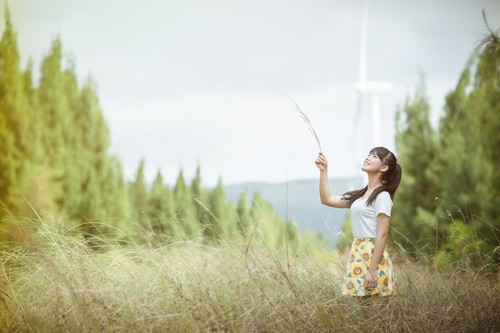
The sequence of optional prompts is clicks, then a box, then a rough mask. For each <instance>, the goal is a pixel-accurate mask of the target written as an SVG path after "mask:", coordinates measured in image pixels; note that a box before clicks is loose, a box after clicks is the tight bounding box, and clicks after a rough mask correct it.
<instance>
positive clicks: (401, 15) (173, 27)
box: [0, 0, 500, 186]
mask: <svg viewBox="0 0 500 333" xmlns="http://www.w3.org/2000/svg"><path fill="white" fill-rule="evenodd" d="M0 1H1V3H2V8H0V10H1V11H2V15H1V18H0V20H1V21H0V27H1V29H3V28H4V24H5V22H4V8H5V3H8V5H9V7H10V11H11V17H12V21H13V24H14V28H15V30H16V32H17V37H18V46H19V50H20V53H21V60H22V67H23V68H25V67H26V64H27V62H28V59H29V58H31V59H32V61H33V63H34V75H35V77H34V79H35V82H37V80H38V79H39V67H40V63H41V61H42V59H43V57H44V56H45V55H46V54H47V53H48V51H49V50H50V46H51V44H52V41H53V40H54V39H55V38H60V40H61V42H62V45H63V53H64V55H65V62H64V64H63V66H68V64H71V63H74V65H75V70H76V73H77V75H78V77H79V80H80V82H81V83H82V82H84V81H85V80H86V79H88V78H89V77H90V78H92V80H93V81H94V82H95V83H96V87H97V94H98V96H99V99H100V103H101V107H102V110H103V113H104V115H105V117H106V119H107V122H108V125H109V128H110V131H111V140H112V143H111V153H113V154H115V155H117V156H118V157H119V159H120V160H121V161H122V164H123V170H124V174H125V176H126V178H127V179H133V178H134V177H135V173H136V170H137V167H138V165H139V162H140V161H141V159H144V160H145V163H146V177H147V179H148V180H150V181H151V180H152V179H153V178H154V176H155V174H156V172H157V171H158V170H159V171H161V173H162V175H163V177H164V179H165V181H166V183H169V184H173V183H175V179H176V177H177V175H178V173H179V171H180V170H183V173H184V176H185V177H186V178H187V179H191V178H192V177H193V176H194V173H195V169H196V167H197V166H200V167H201V175H202V180H203V183H204V184H205V185H206V186H213V185H215V184H216V183H217V181H218V180H219V179H222V181H223V183H224V184H226V185H229V184H235V183H241V182H282V181H286V180H296V179H312V178H316V177H318V171H317V168H316V166H315V165H314V160H315V158H316V157H317V154H318V152H319V148H318V146H317V144H316V141H315V139H314V138H313V136H312V134H311V133H310V132H309V130H308V128H307V126H306V125H305V123H304V122H303V121H302V120H301V118H300V117H299V116H298V113H297V112H296V110H295V108H294V104H293V103H292V101H291V100H290V99H289V98H288V96H290V97H292V98H293V100H294V101H295V102H296V103H297V104H298V105H299V106H300V108H301V109H302V110H303V111H304V112H305V113H306V114H307V116H308V117H309V119H310V120H311V122H312V124H313V127H314V129H315V130H316V133H317V135H318V137H319V139H320V141H321V146H322V149H323V152H324V153H325V154H326V155H327V157H328V159H329V172H330V177H332V178H336V177H351V176H360V175H361V173H362V172H361V171H360V170H359V165H360V162H361V160H362V158H363V156H364V154H365V153H367V152H368V151H369V149H370V148H371V147H372V145H373V142H372V134H371V125H370V124H371V111H370V105H369V104H368V103H365V104H363V109H362V113H361V118H360V120H359V123H358V124H357V125H356V126H355V125H354V119H355V111H356V107H357V103H358V93H357V92H356V90H355V84H356V82H357V81H358V77H359V70H358V69H359V58H360V57H359V52H360V34H361V21H362V12H363V6H364V2H363V1H362V0H350V1H346V0H344V1H340V0H308V1H306V0H300V1H299V0H288V1H279V0H266V1H262V0H252V1H250V0H241V1H237V0H213V1H203V0H156V1H155V0H143V1H128V0H71V1H69V0H44V1H40V0H10V1H7V0H0ZM482 9H485V10H486V13H487V15H488V18H489V22H490V25H491V26H492V27H493V28H494V29H498V28H500V1H493V0H488V1H487V0H440V1H435V0H421V1H408V0H371V1H370V5H369V14H368V35H367V77H368V80H376V81H386V82H391V83H392V84H393V89H392V90H391V91H390V92H389V93H387V94H385V95H381V96H380V108H381V130H382V142H381V143H382V145H384V146H386V147H388V148H389V149H391V150H395V142H394V134H395V124H394V117H395V113H396V110H397V109H398V108H401V107H402V106H404V103H405V100H406V98H407V97H408V96H412V94H413V93H414V91H415V87H416V86H417V85H418V84H419V82H420V80H421V74H423V75H424V82H425V86H426V93H427V96H428V98H429V101H430V103H431V120H432V122H433V124H434V125H437V124H438V121H439V117H440V116H441V114H442V109H443V105H444V101H445V96H446V94H447V93H448V92H449V91H450V90H452V89H453V88H454V86H455V84H456V83H457V80H458V78H459V76H460V73H461V71H462V70H463V69H464V67H465V65H466V62H467V59H468V58H469V57H470V55H471V53H472V51H473V49H474V47H475V46H476V45H477V43H478V41H479V40H480V39H481V38H482V37H484V36H485V33H486V28H485V24H484V22H483V19H482V14H481V10H482ZM287 95H288V96H287ZM396 153H397V151H396ZM403 167H404V166H403Z"/></svg>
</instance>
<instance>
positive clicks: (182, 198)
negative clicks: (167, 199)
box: [173, 170, 201, 238]
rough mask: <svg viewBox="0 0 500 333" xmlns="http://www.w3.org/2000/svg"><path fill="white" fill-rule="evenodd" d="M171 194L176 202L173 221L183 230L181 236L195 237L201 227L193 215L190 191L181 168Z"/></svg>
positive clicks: (197, 235)
mask: <svg viewBox="0 0 500 333" xmlns="http://www.w3.org/2000/svg"><path fill="white" fill-rule="evenodd" d="M173 194H174V201H175V204H176V208H175V211H176V215H175V220H176V221H175V222H176V223H178V224H179V225H180V226H181V227H182V230H183V232H184V235H182V237H188V238H196V237H199V236H201V228H200V225H199V223H198V221H197V219H196V216H195V214H196V213H195V209H194V206H193V198H192V196H191V191H190V190H189V188H188V187H187V185H186V181H185V180H184V174H183V172H182V170H181V171H179V175H178V176H177V180H176V183H175V186H174V190H173Z"/></svg>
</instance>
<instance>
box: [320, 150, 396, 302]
mask: <svg viewBox="0 0 500 333" xmlns="http://www.w3.org/2000/svg"><path fill="white" fill-rule="evenodd" d="M316 165H317V166H318V168H319V170H320V182H319V185H320V186H319V193H320V198H321V203H323V204H325V205H327V206H331V207H335V208H349V209H350V210H351V224H352V232H353V236H354V241H353V243H352V247H351V252H350V255H349V259H348V262H347V272H346V274H345V278H344V282H343V285H342V294H344V295H351V296H361V297H364V298H366V297H368V296H389V295H391V294H393V293H394V277H393V270H392V262H391V259H390V257H389V255H388V254H387V251H386V242H387V237H388V233H389V221H390V218H391V210H392V202H393V200H394V195H395V193H396V190H397V188H398V186H399V183H400V181H401V167H400V165H399V164H398V163H397V159H396V156H395V155H394V154H393V153H392V152H391V151H389V150H388V149H387V148H384V147H376V148H373V149H372V150H371V151H370V153H369V154H368V156H367V157H366V159H365V161H364V163H363V166H362V168H361V170H363V171H364V172H366V173H367V175H368V185H366V186H365V187H363V188H362V189H359V190H355V191H350V192H346V193H344V194H343V195H341V196H340V195H331V194H330V188H329V185H328V161H327V159H326V156H325V155H324V154H323V153H320V154H319V156H318V158H317V160H316Z"/></svg>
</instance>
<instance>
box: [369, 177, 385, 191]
mask: <svg viewBox="0 0 500 333" xmlns="http://www.w3.org/2000/svg"><path fill="white" fill-rule="evenodd" d="M380 186H382V179H381V177H379V176H378V175H373V176H372V175H368V192H372V191H373V190H374V189H376V188H377V187H380Z"/></svg>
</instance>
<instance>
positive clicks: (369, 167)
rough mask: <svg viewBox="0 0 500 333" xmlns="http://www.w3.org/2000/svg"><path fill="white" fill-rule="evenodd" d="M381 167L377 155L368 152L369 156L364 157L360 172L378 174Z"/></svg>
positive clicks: (380, 161) (381, 164)
mask: <svg viewBox="0 0 500 333" xmlns="http://www.w3.org/2000/svg"><path fill="white" fill-rule="evenodd" d="M383 166H384V164H383V163H382V160H381V159H380V158H379V157H378V156H377V154H376V153H375V152H370V154H368V156H366V158H365V161H364V162H363V166H362V167H361V170H363V171H365V172H379V171H382V170H381V169H382V167H383Z"/></svg>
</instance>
